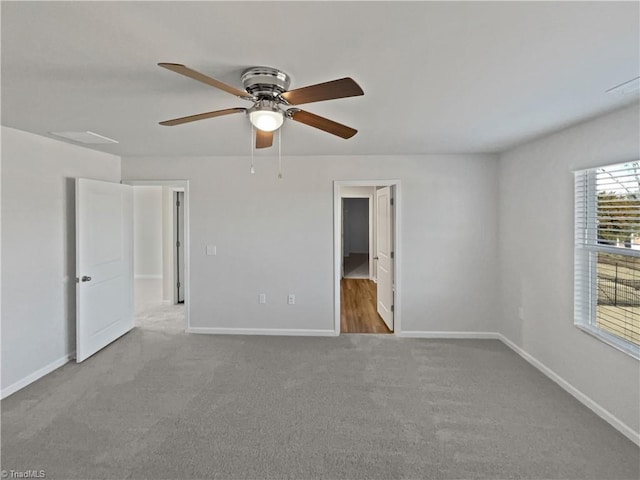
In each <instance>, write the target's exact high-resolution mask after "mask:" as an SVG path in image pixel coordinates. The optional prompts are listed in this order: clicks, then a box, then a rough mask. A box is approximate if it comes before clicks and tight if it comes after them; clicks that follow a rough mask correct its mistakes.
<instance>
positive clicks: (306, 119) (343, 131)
mask: <svg viewBox="0 0 640 480" xmlns="http://www.w3.org/2000/svg"><path fill="white" fill-rule="evenodd" d="M291 118H292V119H293V120H295V121H296V122H300V123H304V124H305V125H309V126H310V127H315V128H319V129H320V130H324V131H325V132H328V133H331V134H333V135H337V136H338V137H342V138H345V139H346V138H351V137H353V136H354V135H355V134H356V133H358V131H357V130H356V129H355V128H351V127H347V126H346V125H342V124H341V123H338V122H334V121H333V120H329V119H328V118H324V117H321V116H319V115H316V114H314V113H310V112H306V111H304V110H296V111H295V112H294V113H293V114H292V115H291Z"/></svg>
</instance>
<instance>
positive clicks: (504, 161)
mask: <svg viewBox="0 0 640 480" xmlns="http://www.w3.org/2000/svg"><path fill="white" fill-rule="evenodd" d="M638 119H639V111H638V106H637V105H636V106H634V107H631V108H627V109H624V110H622V111H619V112H615V113H612V114H610V115H607V116H604V117H600V118H598V119H596V120H593V121H591V122H588V123H584V124H582V125H578V126H576V127H573V128H570V129H567V130H564V131H561V132H558V133H556V134H553V135H550V136H547V137H545V138H542V139H540V140H537V141H534V142H531V143H528V144H526V145H522V146H520V147H517V148H515V149H513V150H511V151H509V152H506V153H504V154H503V155H501V156H500V162H499V163H500V202H499V204H500V220H499V225H500V228H499V232H500V233H499V249H500V267H501V268H500V276H501V288H500V295H499V298H500V302H501V305H502V323H501V326H500V331H501V332H502V333H503V334H504V335H505V336H506V337H507V338H508V339H510V340H511V341H513V342H514V343H515V344H516V345H517V346H519V347H521V348H522V349H523V350H524V351H525V352H527V353H528V354H530V355H532V356H533V357H534V358H536V359H537V360H538V361H540V362H541V363H542V364H544V365H545V366H547V367H548V368H549V369H551V370H552V371H554V372H556V373H557V374H558V375H560V376H561V377H562V378H564V379H565V380H566V381H567V382H568V383H570V384H571V385H573V386H574V387H575V388H577V389H578V390H580V391H581V392H583V393H584V394H586V395H587V396H588V397H590V398H591V399H593V400H594V401H595V402H597V403H598V404H599V405H600V406H602V407H603V408H604V409H605V410H607V411H609V412H610V413H611V414H612V415H613V416H615V417H617V418H618V419H619V420H621V421H622V422H623V423H625V424H626V425H628V426H629V427H630V428H632V429H633V430H635V431H636V432H638V430H640V408H639V407H638V406H639V405H640V397H639V392H640V385H639V381H640V380H639V379H640V370H639V363H638V360H635V359H633V358H631V357H630V356H628V355H626V354H624V353H621V352H619V351H618V350H615V349H614V348H611V347H610V346H608V345H605V344H604V343H602V342H600V341H599V340H597V339H595V338H593V337H591V336H590V335H588V334H586V333H584V332H582V331H580V330H578V329H577V328H576V327H574V326H573V239H574V232H573V220H574V210H573V204H574V202H573V174H572V171H573V170H577V169H583V168H588V167H594V166H597V165H603V164H607V163H617V162H624V161H627V160H637V159H638V158H640V147H639V139H638V132H639V130H640V124H639V120H638ZM520 307H522V308H523V309H524V311H523V313H524V319H522V320H521V319H520V318H519V316H518V308H520Z"/></svg>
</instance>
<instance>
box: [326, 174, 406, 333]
mask: <svg viewBox="0 0 640 480" xmlns="http://www.w3.org/2000/svg"><path fill="white" fill-rule="evenodd" d="M399 187H400V182H399V181H397V180H390V181H379V180H377V181H366V180H365V181H336V182H334V242H335V245H334V262H335V267H334V271H335V278H334V288H335V297H334V298H335V311H334V320H335V325H334V329H335V334H336V335H339V334H340V333H394V332H395V333H398V332H399V331H400V308H399V306H400V302H399V300H400V289H399V282H398V279H399V273H398V272H399V268H398V267H399V261H398V259H399V252H398V250H399V248H397V246H399V245H400V243H399V238H398V237H399V201H398V200H399V191H400V188H399Z"/></svg>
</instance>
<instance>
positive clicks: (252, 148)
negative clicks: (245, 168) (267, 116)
mask: <svg viewBox="0 0 640 480" xmlns="http://www.w3.org/2000/svg"><path fill="white" fill-rule="evenodd" d="M255 136H256V135H255V129H254V126H253V123H252V124H251V138H250V141H251V170H250V172H251V174H252V175H253V174H254V173H256V169H255V168H254V167H253V150H254V144H253V139H254V138H255Z"/></svg>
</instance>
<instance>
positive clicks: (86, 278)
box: [82, 275, 91, 282]
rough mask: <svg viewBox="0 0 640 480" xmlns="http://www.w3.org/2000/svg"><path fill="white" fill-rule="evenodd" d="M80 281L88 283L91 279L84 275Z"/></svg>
mask: <svg viewBox="0 0 640 480" xmlns="http://www.w3.org/2000/svg"><path fill="white" fill-rule="evenodd" d="M82 281H83V282H90V281H91V277H87V276H86V275H84V276H83V277H82Z"/></svg>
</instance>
